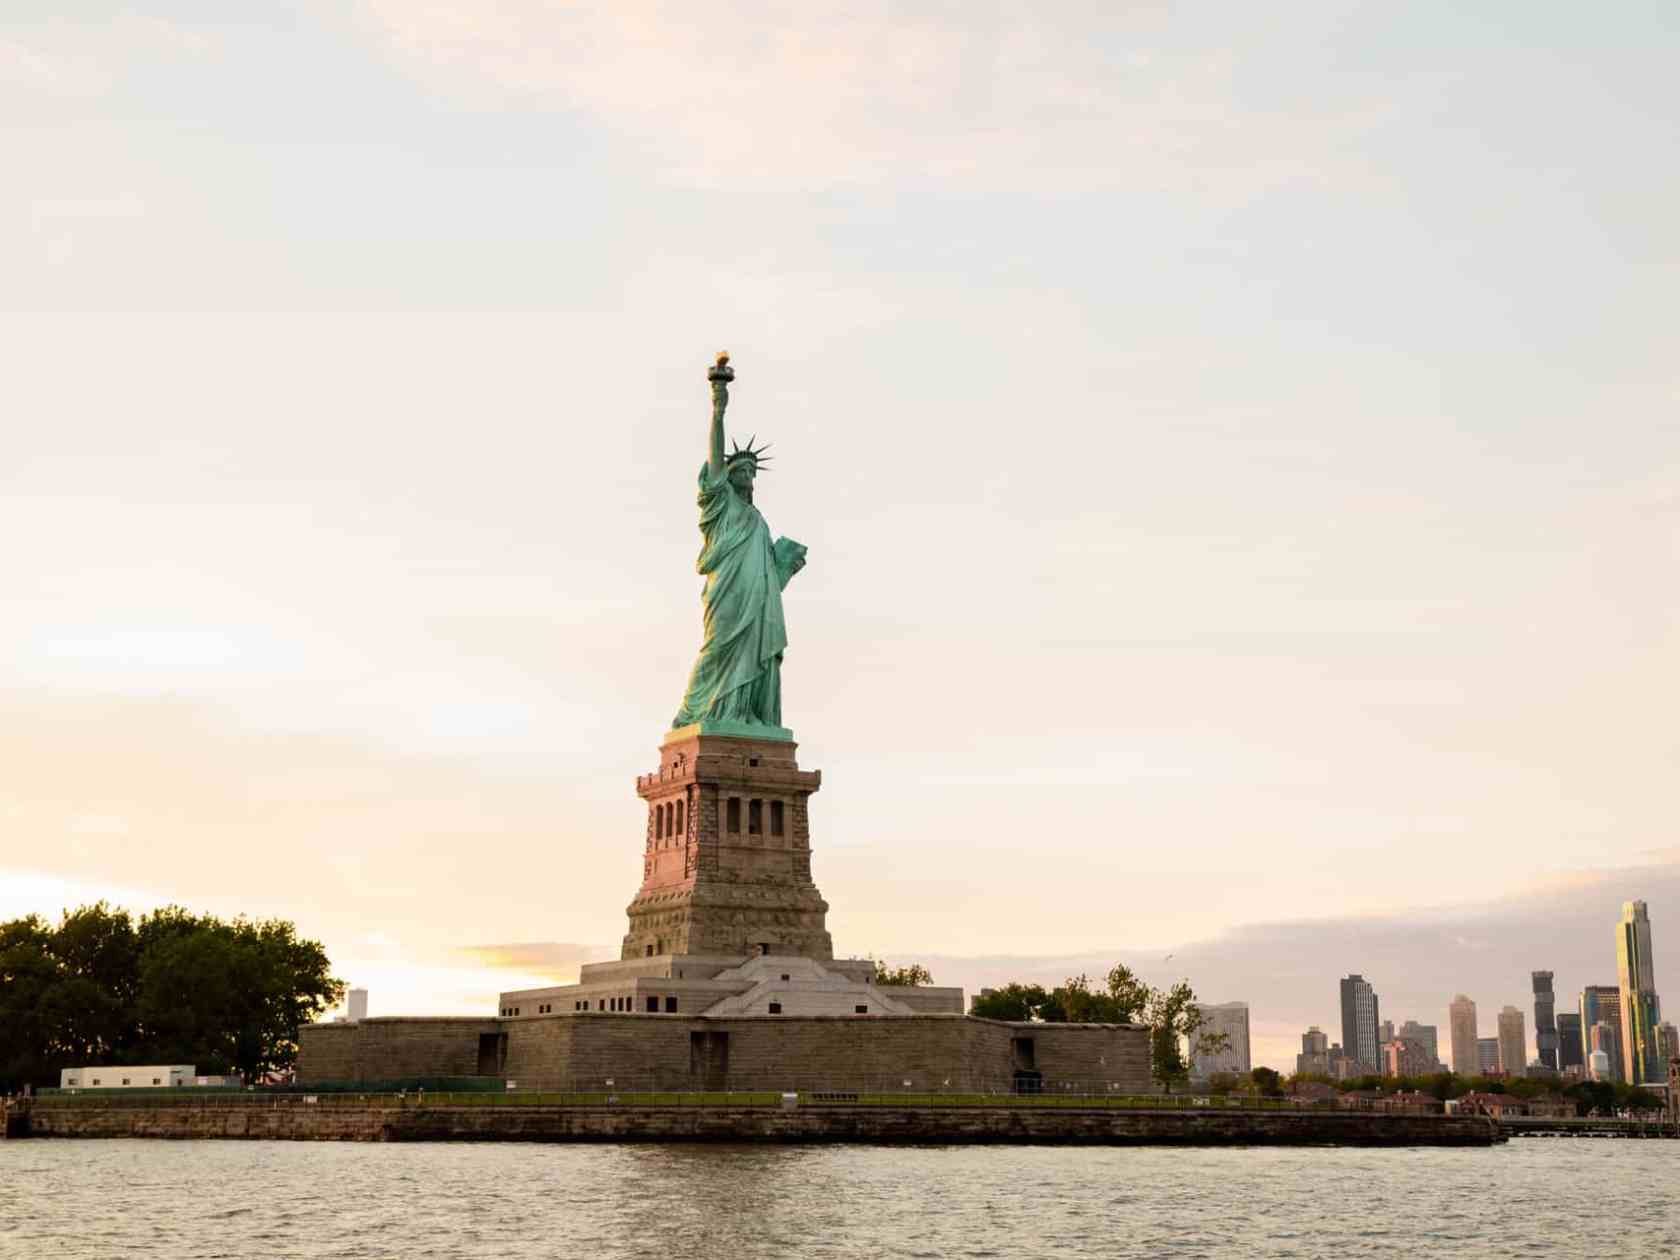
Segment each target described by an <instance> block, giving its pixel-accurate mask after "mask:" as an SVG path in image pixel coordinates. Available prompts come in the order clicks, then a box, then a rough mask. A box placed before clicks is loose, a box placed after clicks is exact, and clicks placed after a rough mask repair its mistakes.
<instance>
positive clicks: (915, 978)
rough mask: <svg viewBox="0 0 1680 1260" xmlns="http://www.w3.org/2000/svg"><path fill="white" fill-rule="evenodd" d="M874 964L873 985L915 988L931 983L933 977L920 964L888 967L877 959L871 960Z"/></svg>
mask: <svg viewBox="0 0 1680 1260" xmlns="http://www.w3.org/2000/svg"><path fill="white" fill-rule="evenodd" d="M870 961H871V962H873V963H874V964H875V983H876V984H884V985H888V986H891V987H897V988H915V987H919V986H921V985H924V984H932V983H933V975H932V973H931V972H929V971H928V969H927V968H926V967H924V966H922V964H921V963H910V964H908V965H906V966H903V967H888V966H887V964H886V963H884V962H882V961H881V960H880V959H879V958H871V959H870Z"/></svg>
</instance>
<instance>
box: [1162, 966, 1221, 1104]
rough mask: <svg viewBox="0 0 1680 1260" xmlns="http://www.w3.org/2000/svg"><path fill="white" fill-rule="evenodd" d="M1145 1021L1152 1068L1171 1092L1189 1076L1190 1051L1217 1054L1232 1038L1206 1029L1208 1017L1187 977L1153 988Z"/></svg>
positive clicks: (1164, 1086)
mask: <svg viewBox="0 0 1680 1260" xmlns="http://www.w3.org/2000/svg"><path fill="white" fill-rule="evenodd" d="M1144 1022H1145V1023H1147V1024H1148V1025H1149V1030H1150V1056H1149V1065H1150V1071H1151V1072H1152V1073H1153V1075H1154V1077H1155V1079H1156V1081H1158V1082H1159V1083H1160V1085H1161V1087H1162V1088H1163V1089H1164V1090H1166V1091H1167V1092H1168V1093H1171V1092H1172V1087H1173V1086H1174V1085H1176V1084H1179V1083H1181V1082H1183V1081H1185V1080H1187V1079H1189V1076H1190V1058H1189V1055H1191V1054H1201V1055H1207V1054H1217V1053H1218V1052H1219V1051H1221V1050H1224V1049H1225V1048H1226V1046H1227V1045H1228V1043H1229V1042H1230V1038H1229V1036H1227V1035H1226V1034H1225V1033H1209V1032H1203V1031H1202V1029H1203V1027H1204V1025H1205V1024H1206V1022H1207V1021H1206V1018H1205V1017H1204V1016H1203V1014H1202V1012H1201V1008H1200V1007H1198V1006H1197V1005H1196V994H1195V991H1194V990H1193V989H1191V987H1190V982H1189V981H1187V980H1180V981H1179V982H1178V983H1177V984H1175V985H1173V986H1172V987H1171V988H1169V989H1153V990H1151V992H1150V998H1149V1007H1148V1009H1147V1011H1146V1012H1145V1015H1144ZM1187 1050H1188V1052H1189V1054H1187V1053H1186V1051H1187Z"/></svg>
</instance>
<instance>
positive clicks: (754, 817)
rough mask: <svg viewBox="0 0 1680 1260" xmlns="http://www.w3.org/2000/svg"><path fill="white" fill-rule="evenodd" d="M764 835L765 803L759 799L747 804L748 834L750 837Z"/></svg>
mask: <svg viewBox="0 0 1680 1260" xmlns="http://www.w3.org/2000/svg"><path fill="white" fill-rule="evenodd" d="M763 833H764V802H763V801H761V800H757V799H754V800H750V801H748V802H747V834H748V835H749V836H757V835H762V834H763Z"/></svg>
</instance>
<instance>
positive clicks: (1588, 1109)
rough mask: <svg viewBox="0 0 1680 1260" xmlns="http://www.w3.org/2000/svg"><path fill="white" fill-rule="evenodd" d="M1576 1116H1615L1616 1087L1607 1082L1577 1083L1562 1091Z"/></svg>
mask: <svg viewBox="0 0 1680 1260" xmlns="http://www.w3.org/2000/svg"><path fill="white" fill-rule="evenodd" d="M1563 1096H1564V1097H1565V1098H1567V1099H1569V1100H1570V1101H1571V1102H1572V1103H1574V1104H1575V1114H1576V1115H1578V1116H1591V1115H1599V1116H1613V1115H1615V1114H1616V1087H1615V1086H1614V1085H1613V1084H1611V1083H1610V1082H1609V1081H1577V1082H1576V1083H1575V1084H1573V1085H1571V1086H1570V1087H1569V1088H1568V1089H1566V1090H1564V1091H1563Z"/></svg>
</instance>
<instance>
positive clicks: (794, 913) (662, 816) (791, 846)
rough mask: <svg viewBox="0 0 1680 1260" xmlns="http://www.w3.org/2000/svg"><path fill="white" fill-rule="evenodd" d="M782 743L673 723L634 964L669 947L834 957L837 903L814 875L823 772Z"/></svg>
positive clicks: (660, 776) (656, 797) (652, 806)
mask: <svg viewBox="0 0 1680 1260" xmlns="http://www.w3.org/2000/svg"><path fill="white" fill-rule="evenodd" d="M796 749H797V745H795V744H792V743H789V742H787V741H782V740H758V739H743V738H738V737H734V736H722V735H700V734H698V733H697V728H692V727H691V728H687V729H685V730H680V731H673V732H671V734H670V735H669V736H668V737H667V739H666V741H665V743H664V745H663V746H662V747H661V748H660V750H659V769H658V770H657V771H655V772H654V773H652V774H647V775H642V776H641V777H639V778H638V779H637V780H636V792H637V795H639V796H640V797H641V798H642V799H643V800H644V801H646V802H647V804H648V821H647V843H646V849H645V852H644V856H643V860H642V886H641V889H640V890H639V891H638V892H637V894H636V898H635V900H634V901H632V902H631V903H630V906H629V916H630V930H629V932H628V933H626V935H625V937H624V946H623V951H622V953H621V955H620V957H621V958H623V959H624V960H625V961H629V960H631V959H635V958H654V957H659V956H661V955H665V954H701V955H725V956H728V955H733V956H736V957H743V956H750V955H753V954H796V955H801V956H803V957H806V958H815V959H830V958H833V957H834V942H833V941H832V939H830V937H829V934H828V927H827V922H826V919H827V915H828V903H827V902H826V901H824V900H823V899H822V894H821V893H819V892H818V891H817V886H816V884H815V883H813V882H812V880H811V827H810V813H809V807H808V802H809V800H810V797H811V794H812V793H813V792H815V791H816V790H817V789H818V788H819V787H820V786H821V785H822V774H821V772H820V771H816V770H801V769H800V768H799V764H798V762H797V761H796V760H795V758H794V753H795V751H796Z"/></svg>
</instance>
